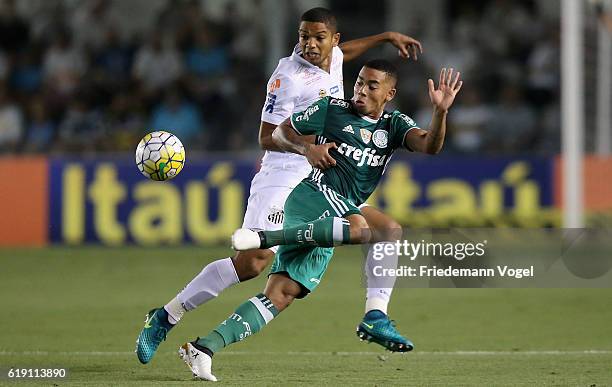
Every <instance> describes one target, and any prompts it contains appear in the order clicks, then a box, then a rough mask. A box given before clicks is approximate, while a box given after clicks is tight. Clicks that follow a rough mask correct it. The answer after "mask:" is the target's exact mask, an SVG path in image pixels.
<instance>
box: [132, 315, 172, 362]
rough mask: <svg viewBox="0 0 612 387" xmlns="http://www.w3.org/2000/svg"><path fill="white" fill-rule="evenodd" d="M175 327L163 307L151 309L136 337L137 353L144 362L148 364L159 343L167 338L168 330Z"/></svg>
mask: <svg viewBox="0 0 612 387" xmlns="http://www.w3.org/2000/svg"><path fill="white" fill-rule="evenodd" d="M172 327H174V325H173V324H170V322H169V321H168V312H166V309H164V308H163V307H161V308H156V309H151V310H150V311H149V313H147V316H146V319H145V325H144V328H142V331H140V335H138V339H136V351H135V352H136V355H138V360H139V361H140V362H141V363H142V364H147V363H148V362H150V361H151V359H153V356H154V355H155V352H157V347H159V344H160V343H161V342H162V341H163V340H166V335H167V334H168V331H169V330H170V329H172Z"/></svg>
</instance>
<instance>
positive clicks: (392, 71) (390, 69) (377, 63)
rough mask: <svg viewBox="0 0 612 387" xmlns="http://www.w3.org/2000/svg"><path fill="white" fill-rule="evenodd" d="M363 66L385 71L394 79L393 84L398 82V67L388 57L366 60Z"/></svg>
mask: <svg viewBox="0 0 612 387" xmlns="http://www.w3.org/2000/svg"><path fill="white" fill-rule="evenodd" d="M363 67H367V68H369V69H373V70H378V71H382V72H383V73H385V74H386V75H387V77H389V78H391V79H392V80H393V84H395V83H396V82H397V68H396V67H395V65H394V64H393V63H391V62H389V61H388V60H386V59H372V60H370V61H368V62H366V64H364V65H363Z"/></svg>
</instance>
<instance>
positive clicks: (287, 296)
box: [266, 289, 296, 312]
mask: <svg viewBox="0 0 612 387" xmlns="http://www.w3.org/2000/svg"><path fill="white" fill-rule="evenodd" d="M266 297H268V298H269V299H270V301H272V304H273V305H274V307H275V308H276V310H278V311H279V312H282V311H283V310H284V309H286V308H287V307H288V306H289V305H291V303H292V302H293V300H295V297H296V295H295V294H293V293H292V292H288V291H284V290H283V289H275V291H272V292H270V294H266Z"/></svg>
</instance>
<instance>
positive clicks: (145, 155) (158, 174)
mask: <svg viewBox="0 0 612 387" xmlns="http://www.w3.org/2000/svg"><path fill="white" fill-rule="evenodd" d="M136 165H137V166H138V170H139V171H140V172H141V173H142V174H143V175H145V176H146V177H148V178H149V179H151V180H156V181H164V180H170V179H172V178H174V177H175V176H176V175H178V174H179V172H181V170H182V169H183V166H184V165H185V148H184V147H183V144H182V143H181V140H179V139H178V137H176V136H175V135H174V134H172V133H168V132H164V131H163V130H159V131H157V132H151V133H149V134H147V135H146V136H144V137H143V138H142V140H140V143H139V144H138V146H137V147H136Z"/></svg>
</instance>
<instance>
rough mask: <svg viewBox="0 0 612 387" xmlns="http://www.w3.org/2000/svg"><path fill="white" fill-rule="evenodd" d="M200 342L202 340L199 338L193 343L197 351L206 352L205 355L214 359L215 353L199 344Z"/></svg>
mask: <svg viewBox="0 0 612 387" xmlns="http://www.w3.org/2000/svg"><path fill="white" fill-rule="evenodd" d="M198 340H200V338H199V337H198V338H197V339H195V340H194V341H192V342H191V345H193V346H194V348H195V349H197V350H198V351H200V352H204V353H205V354H207V355H208V356H210V357H213V355H214V354H215V353H214V352H213V351H211V350H210V348H208V347H205V346H203V345H200V344H198Z"/></svg>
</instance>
